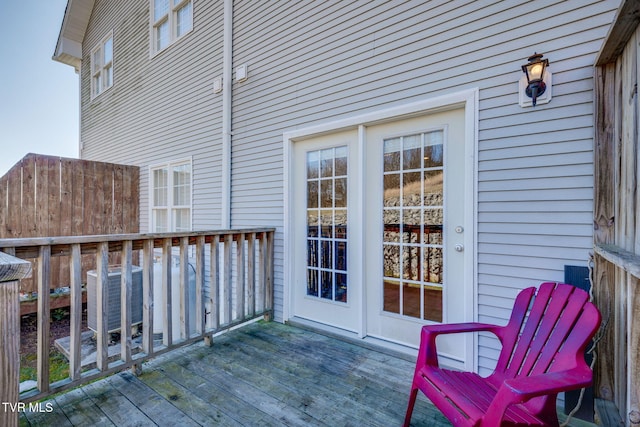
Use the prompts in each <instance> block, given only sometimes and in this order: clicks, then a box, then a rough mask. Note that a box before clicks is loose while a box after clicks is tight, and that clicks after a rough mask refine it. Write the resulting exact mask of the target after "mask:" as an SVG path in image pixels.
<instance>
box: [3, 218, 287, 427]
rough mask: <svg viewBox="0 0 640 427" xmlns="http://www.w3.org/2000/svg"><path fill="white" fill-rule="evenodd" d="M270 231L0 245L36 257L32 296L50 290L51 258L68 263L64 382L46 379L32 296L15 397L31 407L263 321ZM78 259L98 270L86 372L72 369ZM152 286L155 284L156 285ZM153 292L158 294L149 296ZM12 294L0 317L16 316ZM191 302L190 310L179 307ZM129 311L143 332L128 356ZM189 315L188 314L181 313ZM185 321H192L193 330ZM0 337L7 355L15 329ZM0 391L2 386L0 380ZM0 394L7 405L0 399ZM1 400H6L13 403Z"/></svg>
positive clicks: (269, 308)
mask: <svg viewBox="0 0 640 427" xmlns="http://www.w3.org/2000/svg"><path fill="white" fill-rule="evenodd" d="M274 231H275V230H274V229H271V228H262V229H247V230H229V231H198V232H188V233H161V234H125V235H102V236H79V237H51V238H31V239H7V240H0V250H2V251H5V252H11V253H13V254H15V256H16V257H18V258H21V259H29V258H34V257H35V258H36V259H37V263H38V266H39V268H40V271H41V274H40V276H39V277H38V289H39V290H40V291H41V292H43V291H45V290H47V289H48V288H49V286H50V281H51V278H50V275H49V274H46V273H48V272H49V271H50V265H51V263H52V260H53V259H54V258H58V257H60V256H65V257H68V259H69V264H70V266H69V267H70V270H71V307H70V311H71V313H70V314H71V319H70V326H69V328H70V341H69V342H70V344H69V345H70V347H69V351H68V357H69V377H68V378H67V379H64V380H61V381H58V382H55V383H51V381H50V372H49V369H50V355H49V347H50V334H49V326H50V312H51V307H50V304H49V299H48V298H39V299H38V322H37V323H38V332H37V339H38V355H37V388H36V389H33V390H31V391H26V392H24V393H22V395H20V400H21V401H22V402H32V401H34V400H38V399H42V398H44V397H46V396H48V395H51V394H53V393H56V392H60V391H63V390H67V389H69V388H72V387H75V386H77V385H80V384H84V383H87V382H89V381H93V380H95V379H97V378H101V377H104V376H107V375H110V374H112V373H114V372H118V371H122V370H124V369H127V368H129V367H134V368H137V367H140V366H141V364H142V362H143V361H144V360H147V359H149V358H151V357H154V356H157V355H159V354H162V353H165V352H168V351H171V350H173V349H175V348H178V347H181V346H184V345H187V344H190V343H193V342H194V341H196V340H200V339H205V340H206V341H210V339H211V336H212V335H213V334H215V333H217V332H220V331H223V330H225V329H229V328H231V327H233V326H236V325H239V324H241V323H244V322H246V321H248V320H251V319H255V318H258V317H262V316H265V317H267V318H271V316H272V313H273V243H274ZM137 252H139V253H140V259H141V261H142V262H141V264H142V278H141V281H142V283H141V289H142V291H141V292H142V295H141V298H140V299H139V300H137V301H136V299H135V298H132V292H133V289H132V288H133V279H132V270H133V268H134V265H133V255H134V253H137ZM115 253H118V254H119V255H120V257H121V260H122V264H121V270H120V280H119V281H118V282H117V284H115V286H116V288H117V289H118V290H119V295H120V297H119V298H118V299H116V300H115V301H113V297H111V298H110V297H109V295H110V294H111V292H112V291H113V289H112V286H114V285H113V284H111V280H110V277H109V267H108V259H109V254H115ZM82 256H90V257H92V258H93V259H94V260H95V263H96V265H97V270H96V283H95V288H96V294H95V298H96V301H95V316H96V319H97V326H96V328H95V330H96V339H95V341H96V351H95V359H94V363H93V364H91V365H89V366H83V364H82V363H81V351H80V346H81V337H82V330H81V313H82V301H81V297H80V295H81V283H82V275H81V269H80V259H81V257H82ZM158 256H160V258H161V260H160V261H159V262H156V260H154V257H158ZM176 257H177V258H178V259H179V266H178V268H179V273H178V275H177V278H176V277H174V279H173V280H172V276H174V270H173V266H172V264H173V259H174V258H176ZM190 258H191V260H190ZM194 258H195V259H194ZM0 261H2V257H0ZM154 264H155V265H156V266H158V264H160V265H159V266H160V268H159V269H157V268H155V267H154ZM192 267H193V270H194V275H193V278H190V275H189V270H190V269H191V268H192ZM2 269H3V265H2V264H1V263H0V272H1V271H2ZM154 270H155V273H154ZM154 276H155V278H154ZM158 281H159V282H158ZM192 281H193V284H192V283H191V282H192ZM172 282H173V283H172ZM176 282H177V283H176ZM159 283H160V284H161V286H159V287H158V286H157V284H159ZM192 285H193V288H192ZM154 288H158V289H157V290H156V291H154ZM158 291H159V292H158ZM176 291H177V292H176ZM11 295H13V296H12V298H11V299H9V300H7V299H6V298H5V299H2V298H0V303H2V306H0V312H14V313H15V311H16V310H17V305H18V301H17V292H14V293H12V294H11ZM192 299H193V300H194V302H193V306H191V305H192V304H191V303H189V302H188V301H191V300H192ZM114 305H119V308H120V309H121V310H120V316H119V317H118V326H119V328H118V329H119V331H120V337H119V341H120V343H119V344H117V345H116V348H115V355H112V351H111V350H113V348H110V346H109V341H108V339H109V329H108V323H110V319H109V318H108V317H109V316H110V314H109V312H110V311H111V309H112V308H113V306H114ZM154 306H161V307H162V315H161V316H160V317H161V318H160V319H158V317H156V316H157V315H156V314H154ZM175 306H177V307H179V310H178V315H177V316H176V315H175V313H174V312H173V308H172V307H175ZM136 309H138V310H141V311H142V322H141V329H142V335H141V341H140V347H139V348H137V349H134V345H133V344H134V343H133V337H132V324H133V323H134V322H133V320H132V313H133V311H134V310H136ZM192 310H193V312H194V315H193V316H192V315H191V314H190V312H192ZM190 319H193V323H192V322H191V320H190ZM0 320H2V317H0ZM14 320H16V321H14V322H12V323H11V325H13V326H12V327H13V328H14V329H17V328H19V323H18V322H17V318H16V319H14ZM176 321H177V322H178V323H179V329H178V331H179V332H178V333H177V334H175V332H174V325H178V324H176V323H174V322H176ZM154 322H160V324H161V325H162V328H161V331H162V340H161V341H158V340H154ZM156 326H157V325H156ZM6 336H8V337H13V339H14V342H13V346H12V347H11V348H15V347H16V346H17V345H18V344H17V342H18V341H19V336H20V334H19V329H18V330H12V331H8V333H7V334H6ZM156 338H157V337H156ZM111 347H113V346H111ZM7 348H8V347H3V349H2V350H1V351H3V352H4V353H2V355H3V356H5V358H8V359H11V357H13V359H12V360H9V361H8V363H7V365H6V366H8V367H11V369H12V370H13V371H12V372H8V373H7V372H6V371H5V372H4V373H3V378H4V377H6V378H13V380H12V381H13V382H15V381H16V380H17V378H18V375H17V372H14V371H15V370H16V369H18V368H17V364H16V360H15V358H17V357H19V355H17V354H15V353H16V352H15V351H14V352H12V353H11V355H9V353H8V350H7ZM9 356H11V357H9ZM0 361H2V358H0ZM92 366H95V367H92ZM5 374H7V375H5ZM0 384H3V383H2V381H0ZM5 385H7V384H5ZM10 385H11V389H14V388H15V389H17V384H13V383H12V384H10ZM0 392H2V390H0ZM0 397H2V398H6V397H3V395H2V394H1V393H0ZM8 402H10V403H12V404H13V403H15V402H14V401H13V400H9V401H8ZM16 417H17V415H16ZM16 419H17V418H16Z"/></svg>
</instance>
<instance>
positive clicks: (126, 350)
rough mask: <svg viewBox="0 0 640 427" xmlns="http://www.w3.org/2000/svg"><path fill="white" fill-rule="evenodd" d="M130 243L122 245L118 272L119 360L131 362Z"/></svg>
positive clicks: (131, 279) (126, 242) (125, 242)
mask: <svg viewBox="0 0 640 427" xmlns="http://www.w3.org/2000/svg"><path fill="white" fill-rule="evenodd" d="M132 258H133V256H132V242H131V240H125V241H124V242H123V243H122V263H121V270H120V359H121V360H123V361H125V362H128V361H129V360H131V345H132V343H131V297H132V281H133V278H132Z"/></svg>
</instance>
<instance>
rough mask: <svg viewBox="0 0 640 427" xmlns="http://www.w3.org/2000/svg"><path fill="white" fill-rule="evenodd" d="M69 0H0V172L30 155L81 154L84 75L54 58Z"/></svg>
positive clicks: (65, 155)
mask: <svg viewBox="0 0 640 427" xmlns="http://www.w3.org/2000/svg"><path fill="white" fill-rule="evenodd" d="M66 5H67V0H17V1H15V0H0V21H1V22H2V26H0V40H2V43H0V58H1V59H0V176H3V175H4V174H5V173H6V172H7V171H8V170H9V169H11V167H12V166H13V165H15V164H16V162H18V161H19V160H20V159H22V158H23V157H24V156H25V155H26V154H27V153H37V154H48V155H55V156H61V157H73V158H77V157H78V143H79V136H78V134H79V88H78V86H79V77H78V75H77V74H76V72H75V70H74V68H73V67H72V66H70V65H65V64H62V63H60V62H56V61H54V60H52V59H51V57H52V56H53V52H54V51H55V48H56V42H57V40H58V34H59V33H60V27H61V25H62V18H63V16H64V10H65V7H66Z"/></svg>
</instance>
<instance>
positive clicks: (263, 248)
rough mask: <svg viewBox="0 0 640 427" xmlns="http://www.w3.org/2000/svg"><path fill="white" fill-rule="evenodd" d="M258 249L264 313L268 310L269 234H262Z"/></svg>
mask: <svg viewBox="0 0 640 427" xmlns="http://www.w3.org/2000/svg"><path fill="white" fill-rule="evenodd" d="M258 249H259V250H258V257H259V258H260V270H259V272H260V296H261V298H262V311H264V310H266V309H267V305H266V304H267V286H266V283H267V233H262V237H261V239H260V247H259V248H258Z"/></svg>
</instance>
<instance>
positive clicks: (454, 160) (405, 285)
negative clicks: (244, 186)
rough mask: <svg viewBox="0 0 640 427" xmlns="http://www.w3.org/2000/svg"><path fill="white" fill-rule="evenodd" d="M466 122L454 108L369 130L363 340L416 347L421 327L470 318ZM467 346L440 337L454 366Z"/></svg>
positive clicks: (460, 340) (442, 348)
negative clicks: (368, 339)
mask: <svg viewBox="0 0 640 427" xmlns="http://www.w3.org/2000/svg"><path fill="white" fill-rule="evenodd" d="M464 118H465V115H464V109H458V110H452V111H446V112H440V113H435V114H430V115H425V116H421V117H416V118H411V119H405V120H398V121H394V122H390V123H384V124H380V125H375V126H370V127H368V128H367V161H366V166H365V173H364V176H365V177H367V182H368V183H369V186H370V188H369V191H368V192H367V198H366V202H365V212H367V217H366V218H365V221H364V224H363V226H364V233H365V235H366V241H367V243H366V245H365V246H366V251H365V253H364V254H363V255H364V258H363V259H364V262H365V265H367V268H366V270H365V271H366V276H365V277H364V281H365V283H367V290H366V304H365V306H366V309H365V312H366V328H367V333H366V335H368V336H373V337H377V338H381V339H384V340H388V341H392V342H396V343H399V344H403V345H408V346H412V347H415V346H417V345H418V341H419V337H420V328H421V327H422V325H424V324H427V323H442V322H447V323H450V322H463V321H467V320H471V319H470V318H469V316H468V313H472V307H471V306H470V304H468V301H469V298H468V296H469V295H470V292H472V289H471V286H470V283H469V282H468V281H465V266H466V265H467V263H466V262H465V261H469V258H466V257H469V256H471V255H472V252H473V250H472V248H466V247H465V246H466V245H465V244H466V241H465V233H468V231H466V230H465V228H467V227H466V221H467V219H468V218H467V217H466V215H467V214H468V212H469V206H468V204H467V201H466V191H465V183H466V182H467V178H468V174H469V173H471V171H469V170H466V167H465V159H466V156H467V153H466V152H465V126H464ZM470 246H472V245H470ZM469 344H470V342H468V337H467V338H464V337H459V336H458V337H443V338H442V339H439V340H438V347H439V351H440V352H441V353H442V354H443V355H445V356H446V357H448V358H449V359H450V360H449V362H450V364H452V365H456V364H458V363H463V361H465V359H466V358H467V357H466V356H467V352H468V350H469V347H468V345H469Z"/></svg>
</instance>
